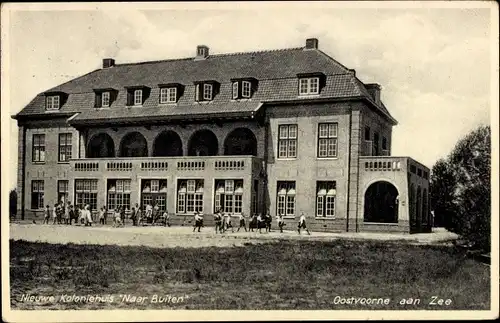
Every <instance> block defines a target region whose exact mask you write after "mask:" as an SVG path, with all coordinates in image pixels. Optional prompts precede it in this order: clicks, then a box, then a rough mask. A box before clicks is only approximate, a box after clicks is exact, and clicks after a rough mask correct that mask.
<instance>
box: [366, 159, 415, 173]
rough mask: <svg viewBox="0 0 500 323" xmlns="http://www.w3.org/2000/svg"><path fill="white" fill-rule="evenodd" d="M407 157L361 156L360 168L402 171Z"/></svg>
mask: <svg viewBox="0 0 500 323" xmlns="http://www.w3.org/2000/svg"><path fill="white" fill-rule="evenodd" d="M407 159H408V157H394V156H363V157H360V158H359V163H360V168H362V169H363V170H365V171H369V172H373V171H376V172H380V171H382V172H395V171H402V170H403V171H404V170H405V169H406V162H407Z"/></svg>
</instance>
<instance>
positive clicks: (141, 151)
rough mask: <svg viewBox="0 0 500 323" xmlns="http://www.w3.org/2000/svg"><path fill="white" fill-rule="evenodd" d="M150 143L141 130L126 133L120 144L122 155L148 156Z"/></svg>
mask: <svg viewBox="0 0 500 323" xmlns="http://www.w3.org/2000/svg"><path fill="white" fill-rule="evenodd" d="M147 156H148V143H147V141H146V138H144V136H143V135H142V134H141V133H140V132H130V133H128V134H126V135H125V136H124V137H123V139H122V141H121V144H120V157H147Z"/></svg>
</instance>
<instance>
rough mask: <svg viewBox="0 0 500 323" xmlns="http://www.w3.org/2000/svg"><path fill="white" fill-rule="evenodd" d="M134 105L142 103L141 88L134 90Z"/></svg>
mask: <svg viewBox="0 0 500 323" xmlns="http://www.w3.org/2000/svg"><path fill="white" fill-rule="evenodd" d="M134 105H142V90H135V91H134Z"/></svg>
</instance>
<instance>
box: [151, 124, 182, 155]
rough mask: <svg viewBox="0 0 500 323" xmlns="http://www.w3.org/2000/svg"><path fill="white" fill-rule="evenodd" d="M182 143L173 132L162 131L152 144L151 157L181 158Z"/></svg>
mask: <svg viewBox="0 0 500 323" xmlns="http://www.w3.org/2000/svg"><path fill="white" fill-rule="evenodd" d="M182 152H183V151H182V141H181V138H180V137H179V135H178V134H177V133H176V132H174V131H171V130H169V131H164V132H162V133H160V134H159V135H158V136H157V137H156V139H155V141H154V143H153V156H155V157H167V156H182Z"/></svg>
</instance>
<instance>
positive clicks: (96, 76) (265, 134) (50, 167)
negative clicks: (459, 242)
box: [13, 38, 431, 232]
mask: <svg viewBox="0 0 500 323" xmlns="http://www.w3.org/2000/svg"><path fill="white" fill-rule="evenodd" d="M13 118H15V119H16V120H17V122H18V127H19V134H18V135H19V167H18V192H19V194H18V199H19V200H18V208H19V210H18V214H21V216H22V217H23V218H29V217H33V216H37V214H41V213H42V212H43V211H42V209H43V207H44V206H45V205H50V206H53V205H54V203H56V202H58V201H71V202H72V203H73V204H75V205H82V204H89V205H90V206H91V208H92V209H94V210H96V209H98V208H101V207H102V206H105V205H106V206H107V207H108V208H109V209H110V210H113V209H115V208H117V207H125V208H127V209H131V207H133V206H135V205H136V204H139V205H140V206H141V207H144V206H145V205H147V204H152V205H153V204H158V206H159V207H160V209H161V210H165V211H167V212H168V213H171V214H172V218H173V219H174V222H177V223H181V222H182V221H184V220H185V218H186V217H187V216H192V215H193V214H194V212H195V211H199V212H201V213H203V214H205V215H210V214H213V213H214V212H215V211H216V210H218V209H222V210H224V211H225V212H226V213H230V214H232V215H237V214H239V213H244V214H246V215H249V214H252V213H263V212H270V213H271V214H272V215H273V216H275V215H276V214H283V215H284V217H285V221H286V222H288V226H289V227H290V226H291V227H295V226H296V222H297V220H298V217H299V216H300V214H301V213H302V212H304V214H305V215H306V216H307V218H308V224H309V226H310V227H311V229H312V230H316V231H330V232H336V231H385V232H393V231H396V232H425V231H429V230H430V226H431V224H430V218H429V202H428V200H429V198H428V195H429V193H428V192H429V169H428V168H427V167H425V166H424V165H422V164H421V163H418V162H417V161H415V160H413V159H412V158H409V157H395V156H391V142H392V127H393V126H395V125H396V124H397V122H396V120H395V119H394V118H393V117H392V116H391V115H390V113H389V112H388V110H387V108H386V107H385V106H384V104H383V103H382V101H381V99H380V86H379V85H378V84H364V83H363V82H361V81H360V80H359V79H358V78H357V77H356V73H355V71H354V70H352V69H348V68H346V67H344V66H343V65H341V64H340V63H338V62H337V61H335V60H334V59H333V58H331V57H330V56H328V55H327V54H325V53H324V52H322V51H321V50H320V49H319V48H318V40H317V39H314V38H311V39H307V40H306V44H305V46H304V47H299V48H291V49H283V50H270V51H261V52H248V53H235V54H222V55H210V54H209V48H208V47H207V46H198V47H197V51H196V56H195V57H192V58H186V59H172V60H164V61H154V62H143V63H134V64H115V61H114V60H113V59H110V58H107V59H104V60H103V66H102V68H100V69H98V70H95V71H93V72H90V73H88V74H86V75H83V76H81V77H78V78H76V79H73V80H71V81H69V82H67V83H64V84H62V85H59V86H57V87H55V88H52V89H50V90H48V91H46V92H43V93H40V94H38V95H37V96H36V97H35V98H34V99H33V100H32V101H31V102H30V103H29V104H28V105H27V106H26V107H25V108H24V109H23V110H22V111H21V112H19V113H18V114H16V115H15V116H13ZM40 216H41V215H40ZM205 218H210V216H208V217H205ZM208 221H209V220H208Z"/></svg>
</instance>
